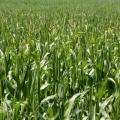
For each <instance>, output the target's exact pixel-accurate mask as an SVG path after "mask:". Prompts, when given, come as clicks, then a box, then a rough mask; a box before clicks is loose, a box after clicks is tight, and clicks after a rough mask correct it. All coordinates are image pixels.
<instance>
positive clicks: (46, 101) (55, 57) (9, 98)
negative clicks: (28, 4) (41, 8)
mask: <svg viewBox="0 0 120 120" xmlns="http://www.w3.org/2000/svg"><path fill="white" fill-rule="evenodd" d="M53 16H54V15H53ZM53 16H52V15H51V16H50V15H49V16H44V17H42V16H41V15H40V14H37V13H32V12H30V13H23V12H22V13H15V14H12V13H9V14H2V15H1V19H0V103H1V104H0V118H1V119H11V120H16V119H19V120H21V119H36V120H37V119H41V120H42V119H43V120H46V119H53V120H55V119H57V120H64V119H65V120H74V119H76V120H87V119H90V120H99V119H102V118H103V119H112V120H113V119H114V120H118V119H120V110H119V103H120V98H119V96H120V81H119V80H120V23H119V21H120V18H119V17H117V15H114V16H106V17H103V16H99V15H97V14H92V15H89V14H88V13H85V12H82V13H81V14H79V15H77V16H74V15H71V14H69V13H65V14H62V13H59V14H58V15H57V18H56V19H53Z"/></svg>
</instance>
